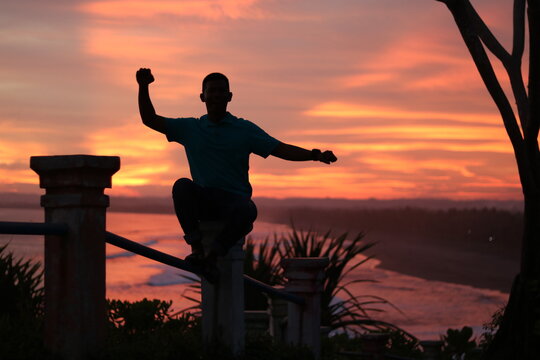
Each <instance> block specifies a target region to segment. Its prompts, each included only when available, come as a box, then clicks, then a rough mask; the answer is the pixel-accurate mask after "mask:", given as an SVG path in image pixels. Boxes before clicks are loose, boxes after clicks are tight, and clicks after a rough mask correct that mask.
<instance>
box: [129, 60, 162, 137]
mask: <svg viewBox="0 0 540 360" xmlns="http://www.w3.org/2000/svg"><path fill="white" fill-rule="evenodd" d="M136 78H137V83H138V84H139V113H140V114H141V119H142V122H143V124H144V125H146V126H148V127H149V128H151V129H154V130H156V131H159V132H160V133H165V118H163V117H161V116H159V115H157V114H156V111H155V110H154V106H153V105H152V101H151V100H150V92H149V90H148V87H149V85H150V84H151V83H152V82H154V76H153V75H152V72H151V71H150V69H145V68H141V69H139V70H138V71H137V74H136Z"/></svg>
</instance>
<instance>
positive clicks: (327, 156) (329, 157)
mask: <svg viewBox="0 0 540 360" xmlns="http://www.w3.org/2000/svg"><path fill="white" fill-rule="evenodd" d="M317 160H319V161H320V162H323V163H325V164H330V163H333V162H336V161H337V157H336V155H334V153H333V152H331V151H330V150H326V151H324V152H322V153H320V154H319V158H318V159H317Z"/></svg>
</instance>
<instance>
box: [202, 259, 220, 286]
mask: <svg viewBox="0 0 540 360" xmlns="http://www.w3.org/2000/svg"><path fill="white" fill-rule="evenodd" d="M201 275H202V276H203V277H204V278H205V279H206V281H208V282H209V283H210V284H212V285H214V284H215V283H217V282H218V280H219V269H218V268H217V266H216V263H215V262H206V261H205V262H204V264H203V265H202V271H201Z"/></svg>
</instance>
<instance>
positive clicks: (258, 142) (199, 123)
mask: <svg viewBox="0 0 540 360" xmlns="http://www.w3.org/2000/svg"><path fill="white" fill-rule="evenodd" d="M165 135H166V136H167V140H169V141H175V142H178V143H180V144H182V145H184V147H185V149H186V155H187V158H188V162H189V168H190V171H191V177H192V178H193V181H194V182H195V183H196V184H198V185H200V186H203V187H215V188H219V189H223V190H227V191H231V192H234V193H237V194H241V195H244V196H247V197H251V194H252V188H251V185H250V183H249V175H248V171H249V155H250V154H251V153H255V154H257V155H259V156H262V157H263V158H266V157H268V155H270V153H271V152H272V151H273V150H274V149H275V147H276V146H277V145H278V144H279V141H278V140H276V139H275V138H273V137H271V136H270V135H268V134H267V133H266V132H264V130H262V129H261V128H260V127H258V126H257V125H255V124H254V123H252V122H250V121H248V120H244V119H241V118H237V117H236V116H234V115H231V114H230V113H227V115H226V116H225V117H224V118H223V119H222V120H221V121H220V122H219V123H213V122H211V121H210V120H208V118H207V115H204V116H202V117H201V118H200V119H197V118H178V119H170V118H166V126H165Z"/></svg>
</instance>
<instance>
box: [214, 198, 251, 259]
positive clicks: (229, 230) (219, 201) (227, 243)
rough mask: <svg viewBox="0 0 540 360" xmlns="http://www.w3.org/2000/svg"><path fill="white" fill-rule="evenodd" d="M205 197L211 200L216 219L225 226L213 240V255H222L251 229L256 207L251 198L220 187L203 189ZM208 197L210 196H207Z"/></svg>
mask: <svg viewBox="0 0 540 360" xmlns="http://www.w3.org/2000/svg"><path fill="white" fill-rule="evenodd" d="M205 190H208V191H205V197H207V201H208V202H212V203H213V204H212V205H213V206H212V207H213V208H214V211H215V212H214V216H215V217H216V220H219V221H223V222H224V223H225V226H224V228H223V230H222V231H221V232H220V233H219V235H218V236H217V238H216V239H215V240H214V244H213V246H212V248H213V251H212V252H213V253H214V254H213V255H214V257H215V256H217V255H220V256H224V255H226V254H227V252H228V251H229V249H230V248H231V247H233V246H234V245H235V244H236V243H237V242H238V241H239V240H240V239H241V238H243V237H244V236H246V235H247V234H249V232H250V231H251V230H252V229H253V222H254V221H255V219H256V218H257V207H256V206H255V204H254V203H253V201H251V199H249V198H247V197H244V196H241V195H237V194H234V193H230V192H227V191H224V190H220V189H205ZM208 197H211V199H210V198H208Z"/></svg>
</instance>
